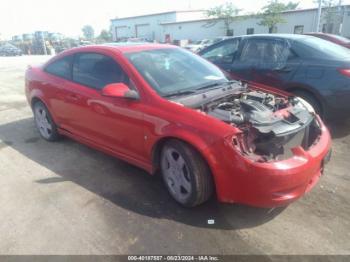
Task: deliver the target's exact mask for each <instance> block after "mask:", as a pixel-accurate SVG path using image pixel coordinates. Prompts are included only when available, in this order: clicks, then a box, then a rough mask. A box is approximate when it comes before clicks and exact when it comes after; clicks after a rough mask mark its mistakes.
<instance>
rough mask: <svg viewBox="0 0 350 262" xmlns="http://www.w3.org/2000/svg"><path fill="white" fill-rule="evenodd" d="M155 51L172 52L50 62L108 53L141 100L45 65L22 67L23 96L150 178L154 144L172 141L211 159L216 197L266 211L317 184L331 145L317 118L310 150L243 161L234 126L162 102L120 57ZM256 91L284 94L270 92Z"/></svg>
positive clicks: (74, 134) (115, 52)
mask: <svg viewBox="0 0 350 262" xmlns="http://www.w3.org/2000/svg"><path fill="white" fill-rule="evenodd" d="M154 48H176V47H173V46H168V45H140V46H128V47H111V46H88V47H81V48H75V49H72V50H69V51H66V52H63V53H61V54H59V55H58V56H57V57H54V58H52V60H51V61H54V60H56V59H57V58H60V57H62V56H65V55H69V54H73V53H77V52H82V51H84V52H95V53H101V54H105V55H108V56H110V57H112V58H113V59H114V60H115V61H116V62H118V63H119V64H120V65H121V67H122V68H123V69H124V71H125V72H126V73H127V74H128V76H129V78H130V79H131V80H132V82H133V83H134V84H135V86H136V88H137V91H138V93H139V95H140V98H139V99H138V100H131V99H127V98H123V97H120V96H122V95H123V94H125V92H126V91H127V90H126V89H125V87H121V90H120V92H119V91H116V89H117V87H116V85H110V87H108V89H107V90H104V91H99V90H95V89H91V88H88V87H85V86H82V85H80V84H77V83H74V82H71V81H68V80H65V79H61V78H58V77H55V76H53V75H50V74H48V73H46V72H45V71H43V67H31V68H29V69H28V70H27V72H26V96H27V99H28V101H29V102H31V101H32V100H33V99H34V98H38V99H40V100H42V101H43V102H44V103H45V105H46V106H47V107H48V109H49V111H50V112H51V114H52V116H53V119H54V121H55V122H56V123H57V125H58V127H59V132H60V133H61V134H64V135H67V136H69V137H71V138H73V139H76V140H78V141H80V142H82V143H85V144H87V145H89V146H91V147H94V148H96V149H98V150H101V151H103V152H106V153H108V154H111V155H113V156H116V157H118V158H121V159H124V160H125V161H128V162H130V163H132V164H134V165H137V166H139V167H141V168H143V169H145V170H147V171H148V172H150V173H153V172H154V171H155V168H156V166H155V165H154V161H153V157H154V151H155V148H156V146H157V143H158V142H159V141H161V140H162V139H167V138H177V139H180V140H183V141H185V142H187V143H189V144H191V145H192V146H193V147H194V148H196V149H197V150H198V151H199V152H200V153H201V154H202V156H203V158H204V159H205V160H206V161H207V162H208V165H209V167H210V169H211V171H212V174H213V177H214V180H215V186H216V193H217V196H218V199H219V200H220V201H223V202H230V203H232V202H238V203H245V204H249V205H254V206H264V207H270V206H279V205H285V204H288V203H290V202H292V201H293V200H295V199H297V198H299V197H301V196H302V195H303V194H304V193H305V192H306V191H309V190H310V189H311V187H313V186H314V185H315V183H316V181H317V179H318V177H319V175H320V173H321V168H322V167H321V163H322V160H323V158H324V157H325V156H326V154H327V152H328V151H329V149H330V145H331V139H330V135H329V132H328V130H327V128H326V127H325V126H324V124H323V123H322V121H321V120H320V119H319V123H320V125H321V126H322V135H321V138H320V140H319V141H318V143H317V144H316V145H314V146H313V147H312V148H311V149H310V150H309V151H303V150H302V148H296V149H295V150H294V156H293V157H292V158H290V159H288V160H283V161H277V162H272V163H257V162H253V161H252V160H250V159H248V158H245V157H243V156H242V155H241V154H240V153H239V151H238V150H236V149H235V147H234V145H233V143H232V139H233V138H234V137H235V136H236V135H238V134H239V133H240V130H239V129H238V128H236V127H233V126H231V125H228V124H225V123H223V122H221V121H219V120H217V119H215V118H212V117H209V116H206V115H205V114H203V113H201V112H198V111H196V110H193V109H190V108H186V107H184V106H181V105H179V104H176V103H173V102H170V101H168V100H165V99H163V98H161V97H160V96H158V94H157V93H156V92H155V91H154V90H153V89H152V88H151V87H150V86H149V85H148V84H147V82H146V81H145V80H144V79H143V78H142V76H141V75H140V74H139V73H138V71H137V70H136V69H135V68H134V67H133V66H132V65H131V64H130V63H129V62H128V60H127V59H126V58H125V56H124V55H123V54H124V53H125V52H138V51H140V50H146V49H154ZM51 61H49V62H48V63H50V62H51ZM253 86H254V88H262V89H264V90H265V89H268V90H269V91H273V92H274V93H279V94H281V91H278V90H276V89H273V88H271V87H267V86H261V85H259V86H258V85H253ZM119 88H120V86H119ZM106 94H107V95H106ZM108 94H109V95H108ZM113 96H118V98H116V97H113Z"/></svg>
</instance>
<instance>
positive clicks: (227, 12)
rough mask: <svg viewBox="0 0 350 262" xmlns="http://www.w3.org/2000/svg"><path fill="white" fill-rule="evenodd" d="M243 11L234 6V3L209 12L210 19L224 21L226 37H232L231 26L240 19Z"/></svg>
mask: <svg viewBox="0 0 350 262" xmlns="http://www.w3.org/2000/svg"><path fill="white" fill-rule="evenodd" d="M240 11H242V10H241V9H238V8H237V7H236V6H234V5H233V4H232V3H225V4H223V5H219V6H216V7H213V8H210V9H209V10H207V14H206V15H207V17H208V18H215V19H222V20H223V21H224V25H225V31H226V35H232V34H233V32H232V31H231V30H230V25H231V23H232V22H233V21H235V20H237V19H238V17H237V16H238V14H239V12H240Z"/></svg>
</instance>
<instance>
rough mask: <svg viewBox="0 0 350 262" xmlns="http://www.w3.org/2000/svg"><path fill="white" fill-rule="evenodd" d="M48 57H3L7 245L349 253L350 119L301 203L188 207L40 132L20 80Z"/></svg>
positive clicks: (138, 176)
mask: <svg viewBox="0 0 350 262" xmlns="http://www.w3.org/2000/svg"><path fill="white" fill-rule="evenodd" d="M46 59H48V57H45V56H23V57H14V58H9V57H0V219H1V223H0V254H135V253H138V254H155V253H156V254H169V253H171V254H179V253H181V254H203V253H205V254H350V208H349V207H350V193H349V189H350V174H349V170H350V157H349V153H350V121H347V122H343V123H337V124H332V125H331V129H332V134H333V137H334V141H333V142H334V144H333V158H332V160H331V162H330V163H329V164H328V166H327V168H326V172H325V175H324V176H323V177H322V179H321V180H320V182H319V184H318V185H317V186H316V187H315V189H314V190H313V191H311V193H309V194H307V195H306V196H305V197H303V198H302V199H300V200H299V201H298V202H296V203H294V204H292V205H290V206H288V207H286V208H278V209H271V210H267V209H257V208H251V207H247V206H241V205H223V204H219V203H217V202H216V201H214V200H212V201H210V202H209V203H207V204H204V205H202V206H200V207H197V208H194V209H184V208H182V207H180V206H179V205H177V204H176V203H175V202H174V201H173V200H172V199H171V198H170V196H169V195H168V194H167V192H166V190H165V188H164V187H163V185H162V182H161V180H160V179H159V178H157V177H151V176H148V175H147V174H146V173H145V172H144V171H142V170H140V169H138V168H136V167H133V166H131V165H129V164H127V163H125V162H122V161H120V160H117V159H115V158H112V157H110V156H107V155H105V154H103V153H100V152H97V151H95V150H93V149H90V148H88V147H86V146H84V145H81V144H78V143H76V142H74V141H72V140H70V139H63V140H62V141H60V142H56V143H49V142H46V141H44V140H42V139H40V137H39V134H38V132H37V131H36V129H35V127H34V122H33V118H32V112H31V110H30V108H29V107H28V105H27V103H26V100H25V97H24V92H23V86H24V83H23V80H24V70H25V68H26V66H27V64H30V63H36V62H41V61H45V60H46ZM208 219H215V224H214V225H208V224H207V220H208Z"/></svg>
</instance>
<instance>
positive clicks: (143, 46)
mask: <svg viewBox="0 0 350 262" xmlns="http://www.w3.org/2000/svg"><path fill="white" fill-rule="evenodd" d="M164 48H177V47H176V46H174V45H168V44H153V43H143V42H136V43H135V42H132V43H107V44H101V45H88V46H82V47H76V48H73V49H70V50H74V52H77V51H89V52H91V51H93V50H112V51H117V52H120V53H131V52H140V51H145V50H152V49H164Z"/></svg>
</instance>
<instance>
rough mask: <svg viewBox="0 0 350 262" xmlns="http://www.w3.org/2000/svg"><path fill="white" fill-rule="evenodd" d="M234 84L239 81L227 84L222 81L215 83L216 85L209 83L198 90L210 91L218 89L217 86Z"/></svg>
mask: <svg viewBox="0 0 350 262" xmlns="http://www.w3.org/2000/svg"><path fill="white" fill-rule="evenodd" d="M234 82H237V81H235V80H233V81H227V82H221V81H220V82H215V83H208V84H206V85H203V86H200V87H198V88H196V90H203V89H208V88H212V87H217V86H223V85H229V84H232V83H234Z"/></svg>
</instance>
